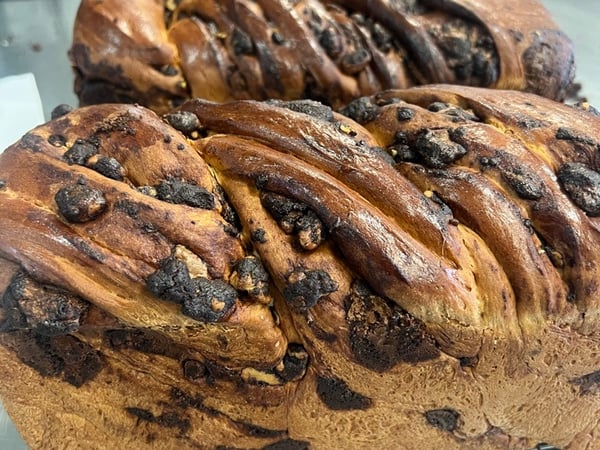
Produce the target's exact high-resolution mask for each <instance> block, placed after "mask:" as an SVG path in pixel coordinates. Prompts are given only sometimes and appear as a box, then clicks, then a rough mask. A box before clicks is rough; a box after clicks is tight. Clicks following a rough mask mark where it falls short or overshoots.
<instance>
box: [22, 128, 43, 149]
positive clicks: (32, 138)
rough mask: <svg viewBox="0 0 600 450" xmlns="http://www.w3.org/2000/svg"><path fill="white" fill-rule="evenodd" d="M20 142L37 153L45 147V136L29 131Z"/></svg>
mask: <svg viewBox="0 0 600 450" xmlns="http://www.w3.org/2000/svg"><path fill="white" fill-rule="evenodd" d="M20 144H21V145H22V146H23V147H24V148H28V149H29V150H31V151H32V152H34V153H37V152H40V151H42V149H43V148H44V138H43V137H41V136H39V135H37V134H33V133H32V132H29V133H27V134H25V135H24V136H23V137H22V138H21V141H20Z"/></svg>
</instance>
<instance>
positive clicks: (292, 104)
mask: <svg viewBox="0 0 600 450" xmlns="http://www.w3.org/2000/svg"><path fill="white" fill-rule="evenodd" d="M275 104H277V105H280V106H283V107H284V108H287V109H290V110H292V111H296V112H299V113H303V114H307V115H309V116H312V117H315V118H316V119H319V120H324V121H326V122H333V110H332V109H331V107H329V106H327V105H324V104H323V103H320V102H316V101H314V100H291V101H288V102H276V103H275Z"/></svg>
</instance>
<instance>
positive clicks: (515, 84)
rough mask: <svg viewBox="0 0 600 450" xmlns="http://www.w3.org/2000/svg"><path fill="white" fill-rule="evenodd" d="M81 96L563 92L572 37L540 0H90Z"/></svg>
mask: <svg viewBox="0 0 600 450" xmlns="http://www.w3.org/2000/svg"><path fill="white" fill-rule="evenodd" d="M70 57H71V60H72V64H73V66H74V68H75V71H76V74H77V81H76V86H75V90H76V92H77V94H78V96H79V98H80V101H81V104H82V105H86V104H92V103H105V102H111V101H119V102H123V101H126V102H138V103H141V104H143V105H146V106H148V107H151V108H152V109H154V110H155V111H158V112H161V113H164V112H166V111H168V109H169V108H170V107H173V106H177V105H179V104H181V103H182V102H183V101H184V100H185V99H189V98H196V97H200V98H206V99H209V100H214V101H225V100H232V99H257V100H263V99H269V98H280V99H285V100H292V99H298V98H313V99H317V100H320V101H325V102H327V103H329V104H331V105H333V106H334V107H340V106H342V105H343V104H345V103H347V102H349V101H350V100H352V99H354V98H356V97H358V96H360V95H371V94H374V93H376V92H379V91H381V90H383V89H390V88H407V87H410V86H415V85H420V84H427V83H455V84H464V85H472V86H485V87H495V88H500V89H519V90H526V91H530V92H534V93H537V94H540V95H543V96H546V97H549V98H553V99H559V100H560V99H563V98H564V97H565V96H566V90H567V88H568V87H569V86H570V84H571V81H572V79H573V75H574V64H573V51H572V48H571V43H570V41H569V40H568V38H567V37H566V36H564V35H563V34H562V33H561V32H560V31H559V30H558V28H557V26H556V24H555V23H554V21H553V20H552V18H551V17H550V15H549V13H548V11H547V10H546V9H545V8H544V6H543V5H542V4H541V3H540V2H539V1H538V0H527V1H522V0H519V1H517V0H504V1H503V2H502V3H501V4H498V2H494V3H491V2H487V1H481V0H452V1H437V0H436V1H433V0H428V1H413V0H410V1H407V0H405V1H391V0H377V1H370V2H363V1H348V0H344V1H342V0H338V1H319V0H302V1H295V2H290V1H287V0H286V1H281V0H261V1H258V2H250V1H246V0H234V1H225V2H215V1H198V0H183V1H162V0H137V1H135V2H127V4H123V3H122V2H119V1H116V0H104V1H102V2H97V1H94V0H85V1H83V2H82V4H81V7H80V9H79V12H78V15H77V19H76V22H75V28H74V38H73V45H72V48H71V50H70Z"/></svg>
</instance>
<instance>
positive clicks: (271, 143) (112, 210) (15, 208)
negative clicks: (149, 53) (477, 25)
mask: <svg viewBox="0 0 600 450" xmlns="http://www.w3.org/2000/svg"><path fill="white" fill-rule="evenodd" d="M65 112H66V110H65V109H61V110H57V112H56V114H55V116H56V117H55V119H53V120H52V121H50V122H49V123H47V124H44V125H41V126H40V127H38V128H36V129H34V130H32V131H31V132H29V133H27V134H26V135H25V136H23V138H22V139H21V140H20V141H19V142H17V143H16V144H14V145H13V146H11V147H10V148H8V149H7V150H6V151H5V152H4V153H3V154H2V155H1V156H0V180H1V181H0V256H1V258H0V261H1V263H2V269H1V270H0V292H2V303H1V306H2V308H1V313H0V319H1V322H0V323H1V325H0V330H1V332H0V379H2V380H3V382H2V383H0V396H1V399H2V402H3V403H4V404H5V406H6V409H7V411H8V412H9V414H10V416H11V417H12V419H13V420H14V422H15V423H16V425H17V427H18V428H19V429H20V431H21V433H22V434H23V436H24V438H25V439H26V441H27V442H28V444H29V445H30V446H31V448H32V449H39V448H44V449H51V448H60V449H64V448H86V449H105V448H135V449H144V448H148V449H150V448H152V449H157V448H160V449H182V448H185V449H187V448H190V449H192V448H200V449H225V448H228V449H229V448H243V449H249V448H262V449H309V448H310V449H373V448H380V449H391V448H399V449H431V448H443V449H478V450H479V449H532V448H534V447H536V446H537V447H536V448H544V449H549V448H561V449H571V450H578V449H589V448H597V447H598V446H600V427H599V426H598V420H597V417H598V411H599V410H600V382H599V380H600V360H599V358H598V355H600V338H599V334H598V333H599V330H600V317H599V316H598V312H599V307H598V302H599V301H600V296H599V295H598V286H599V282H600V272H599V263H600V262H599V259H600V253H598V248H599V246H600V235H599V234H598V230H599V222H598V220H599V219H598V217H600V174H599V172H598V170H599V169H600V161H599V160H598V146H599V144H600V134H599V130H600V118H598V115H597V113H596V111H595V110H594V109H593V108H592V107H590V106H589V105H587V104H581V105H576V106H573V107H570V106H565V105H563V104H559V103H555V102H552V101H550V100H547V99H544V98H541V97H538V96H535V95H532V94H526V93H521V92H515V91H501V90H486V89H482V88H467V87H456V86H446V85H436V86H430V87H426V88H413V89H408V90H390V91H386V92H383V93H380V94H377V95H375V96H370V97H362V98H359V99H357V100H355V101H354V102H352V103H350V104H349V105H348V106H347V107H346V108H344V109H343V110H342V111H341V112H342V113H343V114H340V113H338V112H333V111H332V109H330V108H329V107H328V106H325V105H323V104H320V103H317V102H314V101H310V100H302V101H281V100H272V101H268V102H258V101H251V100H240V101H235V102H231V103H225V104H219V103H213V102H210V101H206V100H192V101H189V102H186V103H184V104H183V105H181V107H180V108H179V109H178V110H176V111H173V112H171V113H168V114H166V115H165V116H164V117H159V116H157V115H156V114H155V113H154V112H152V111H150V110H148V109H145V108H144V107H142V106H137V105H124V104H121V105H116V104H106V105H96V106H88V107H84V108H81V109H76V110H74V111H72V112H66V114H63V113H65ZM542 443H544V444H542Z"/></svg>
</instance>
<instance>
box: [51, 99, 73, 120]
mask: <svg viewBox="0 0 600 450" xmlns="http://www.w3.org/2000/svg"><path fill="white" fill-rule="evenodd" d="M71 111H73V107H72V106H71V105H65V104H64V103H63V104H60V105H57V106H55V107H54V109H53V110H52V112H51V113H50V119H52V120H54V119H58V118H59V117H62V116H65V115H67V114H69V113H70V112H71Z"/></svg>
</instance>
